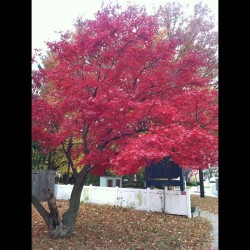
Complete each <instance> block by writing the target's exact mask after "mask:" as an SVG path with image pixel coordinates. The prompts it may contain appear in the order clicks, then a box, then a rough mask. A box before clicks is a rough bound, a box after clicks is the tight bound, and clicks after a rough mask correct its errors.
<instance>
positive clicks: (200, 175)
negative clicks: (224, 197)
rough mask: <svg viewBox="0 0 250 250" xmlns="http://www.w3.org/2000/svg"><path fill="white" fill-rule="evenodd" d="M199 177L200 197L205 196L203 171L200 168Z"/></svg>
mask: <svg viewBox="0 0 250 250" xmlns="http://www.w3.org/2000/svg"><path fill="white" fill-rule="evenodd" d="M199 179H200V197H201V198H205V191H204V180H203V172H202V170H201V169H199Z"/></svg>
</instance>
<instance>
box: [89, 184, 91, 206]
mask: <svg viewBox="0 0 250 250" xmlns="http://www.w3.org/2000/svg"><path fill="white" fill-rule="evenodd" d="M91 195H92V184H90V185H89V203H91V202H92V199H91Z"/></svg>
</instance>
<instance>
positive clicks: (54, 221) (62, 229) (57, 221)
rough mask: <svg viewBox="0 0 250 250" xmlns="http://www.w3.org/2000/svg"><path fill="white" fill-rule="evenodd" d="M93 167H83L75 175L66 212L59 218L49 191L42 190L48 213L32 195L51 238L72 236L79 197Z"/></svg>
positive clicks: (54, 199)
mask: <svg viewBox="0 0 250 250" xmlns="http://www.w3.org/2000/svg"><path fill="white" fill-rule="evenodd" d="M92 168H93V167H90V166H86V167H84V168H83V169H82V170H81V171H80V172H79V173H78V175H77V179H76V182H75V184H74V187H73V190H72V193H71V196H70V204H69V208H68V210H67V211H66V212H65V213H64V214H63V215H62V219H61V218H60V215H59V211H58V208H57V205H56V198H55V197H54V195H53V193H52V192H51V191H50V190H49V189H44V193H45V194H46V197H47V199H48V200H47V202H48V207H49V210H50V213H48V212H47V211H46V209H45V208H44V207H43V206H42V204H41V203H40V202H39V201H38V200H37V199H36V197H35V196H33V195H32V203H33V205H34V206H35V208H36V209H37V211H38V212H39V214H40V215H41V216H42V217H43V219H44V221H45V223H46V224H47V226H48V228H49V235H50V236H51V237H52V238H63V237H68V236H71V235H72V234H73V231H74V228H75V223H76V218H77V216H78V211H79V208H80V197H81V193H82V189H83V186H84V182H85V179H86V177H87V175H88V173H89V172H90V170H91V169H92Z"/></svg>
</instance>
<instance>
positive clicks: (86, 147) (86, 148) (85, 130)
mask: <svg viewBox="0 0 250 250" xmlns="http://www.w3.org/2000/svg"><path fill="white" fill-rule="evenodd" d="M88 131H89V125H86V124H84V127H83V130H82V139H83V147H84V153H85V155H87V154H88V153H89V149H88V146H87V134H88Z"/></svg>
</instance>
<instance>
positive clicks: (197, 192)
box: [188, 184, 218, 198]
mask: <svg viewBox="0 0 250 250" xmlns="http://www.w3.org/2000/svg"><path fill="white" fill-rule="evenodd" d="M206 185H207V184H206ZM212 186H213V184H212V185H211V184H210V187H209V188H204V191H205V196H211V197H215V198H218V193H217V192H213V193H212ZM188 190H189V192H190V194H195V195H200V187H199V186H193V187H191V188H189V189H188Z"/></svg>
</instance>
